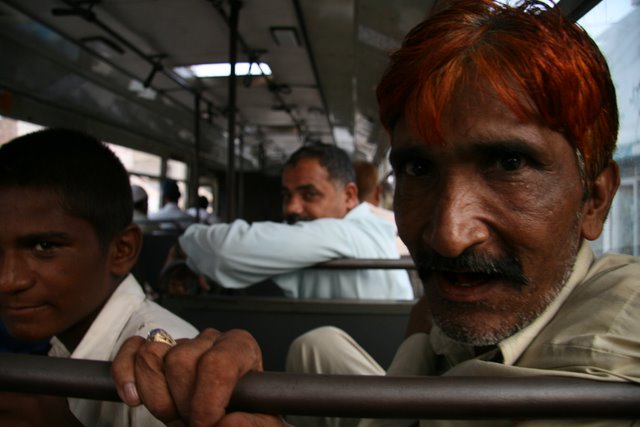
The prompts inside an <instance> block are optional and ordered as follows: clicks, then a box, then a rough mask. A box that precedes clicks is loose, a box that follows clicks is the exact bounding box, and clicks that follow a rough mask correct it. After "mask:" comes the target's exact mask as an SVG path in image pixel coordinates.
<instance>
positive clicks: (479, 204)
mask: <svg viewBox="0 0 640 427" xmlns="http://www.w3.org/2000/svg"><path fill="white" fill-rule="evenodd" d="M437 193H438V194H435V195H434V196H433V197H434V199H435V208H434V209H433V210H432V211H431V212H430V214H431V215H430V221H429V222H428V225H427V227H426V228H425V229H424V233H423V239H424V240H425V241H426V243H427V244H428V245H429V246H430V247H431V248H432V249H433V250H434V251H436V252H437V253H438V254H440V255H442V256H446V257H450V258H453V257H457V256H459V255H461V254H462V253H463V252H464V251H465V250H467V249H469V248H471V247H473V246H476V245H479V244H481V243H483V242H485V241H487V240H488V239H489V236H490V229H489V225H488V224H487V222H486V220H487V215H488V212H487V211H486V209H487V208H488V207H487V204H486V201H485V200H484V198H483V197H482V194H481V191H480V189H479V186H478V185H477V180H474V179H472V178H470V177H465V176H458V177H451V178H449V179H447V180H446V182H444V183H443V184H442V186H441V188H440V191H438V192H437Z"/></svg>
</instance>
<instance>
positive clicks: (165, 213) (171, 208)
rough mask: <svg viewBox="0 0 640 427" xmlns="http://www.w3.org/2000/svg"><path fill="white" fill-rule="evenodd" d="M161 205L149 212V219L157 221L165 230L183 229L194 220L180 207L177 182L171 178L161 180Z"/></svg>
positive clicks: (180, 194)
mask: <svg viewBox="0 0 640 427" xmlns="http://www.w3.org/2000/svg"><path fill="white" fill-rule="evenodd" d="M161 190H162V207H161V208H160V209H158V210H157V211H155V212H149V215H148V216H149V219H150V220H151V221H158V222H159V226H160V228H162V229H166V230H184V229H185V228H187V227H188V226H189V225H191V224H193V223H194V222H195V219H194V218H193V217H192V216H191V215H189V214H187V213H186V212H185V211H183V210H182V209H180V207H179V206H178V202H179V201H180V198H181V197H182V193H180V188H179V187H178V183H177V182H176V181H174V180H173V179H166V180H164V181H162V185H161Z"/></svg>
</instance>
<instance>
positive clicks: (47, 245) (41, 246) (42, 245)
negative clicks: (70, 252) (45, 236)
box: [33, 241, 56, 252]
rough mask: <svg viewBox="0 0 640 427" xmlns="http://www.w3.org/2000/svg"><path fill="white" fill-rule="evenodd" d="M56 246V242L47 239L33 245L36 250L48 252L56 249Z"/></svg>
mask: <svg viewBox="0 0 640 427" xmlns="http://www.w3.org/2000/svg"><path fill="white" fill-rule="evenodd" d="M55 247H56V245H55V244H54V243H52V242H47V241H41V242H37V243H36V244H35V245H33V248H34V249H35V251H36V252H48V251H50V250H52V249H54V248H55Z"/></svg>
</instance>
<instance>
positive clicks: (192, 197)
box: [189, 93, 201, 222]
mask: <svg viewBox="0 0 640 427" xmlns="http://www.w3.org/2000/svg"><path fill="white" fill-rule="evenodd" d="M194 104H195V105H194V108H193V115H194V120H193V134H194V141H193V142H194V147H193V160H192V162H191V168H190V170H189V172H190V175H191V176H190V178H189V203H190V204H191V205H193V204H196V206H197V202H198V187H199V186H200V169H199V164H200V145H201V140H200V139H201V138H200V115H201V114H200V112H201V110H200V94H199V93H196V94H195V97H194ZM196 216H197V217H196V221H197V222H200V209H197V210H196Z"/></svg>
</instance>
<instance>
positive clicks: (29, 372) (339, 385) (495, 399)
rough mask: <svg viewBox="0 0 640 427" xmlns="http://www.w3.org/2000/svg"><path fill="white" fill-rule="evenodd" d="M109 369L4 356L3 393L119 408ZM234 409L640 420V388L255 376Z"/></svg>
mask: <svg viewBox="0 0 640 427" xmlns="http://www.w3.org/2000/svg"><path fill="white" fill-rule="evenodd" d="M110 368H111V363H110V362H99V361H91V360H77V359H56V358H50V357H44V356H32V355H22V354H11V353H0V390H4V391H14V392H25V393H43V394H54V395H62V396H69V397H80V398H85V399H96V400H108V401H118V400H119V398H118V396H117V394H116V392H115V386H114V383H113V381H112V379H111V375H110ZM229 410H242V411H247V412H260V413H271V414H291V415H317V416H320V415H321V416H340V417H366V418H412V419H493V418H517V419H527V418H532V419H533V418H537V419H542V418H545V419H552V418H565V419H566V418H579V419H586V418H609V419H634V418H640V385H638V384H629V383H615V382H602V381H591V380H585V379H579V378H568V377H557V376H545V377H509V378H506V377H384V376H364V375H362V376H354V375H333V376H331V375H301V374H287V373H279V372H264V373H250V374H248V375H246V376H245V377H243V378H242V379H241V380H240V382H239V383H238V385H237V386H236V388H235V390H234V392H233V395H232V398H231V403H230V408H229Z"/></svg>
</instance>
